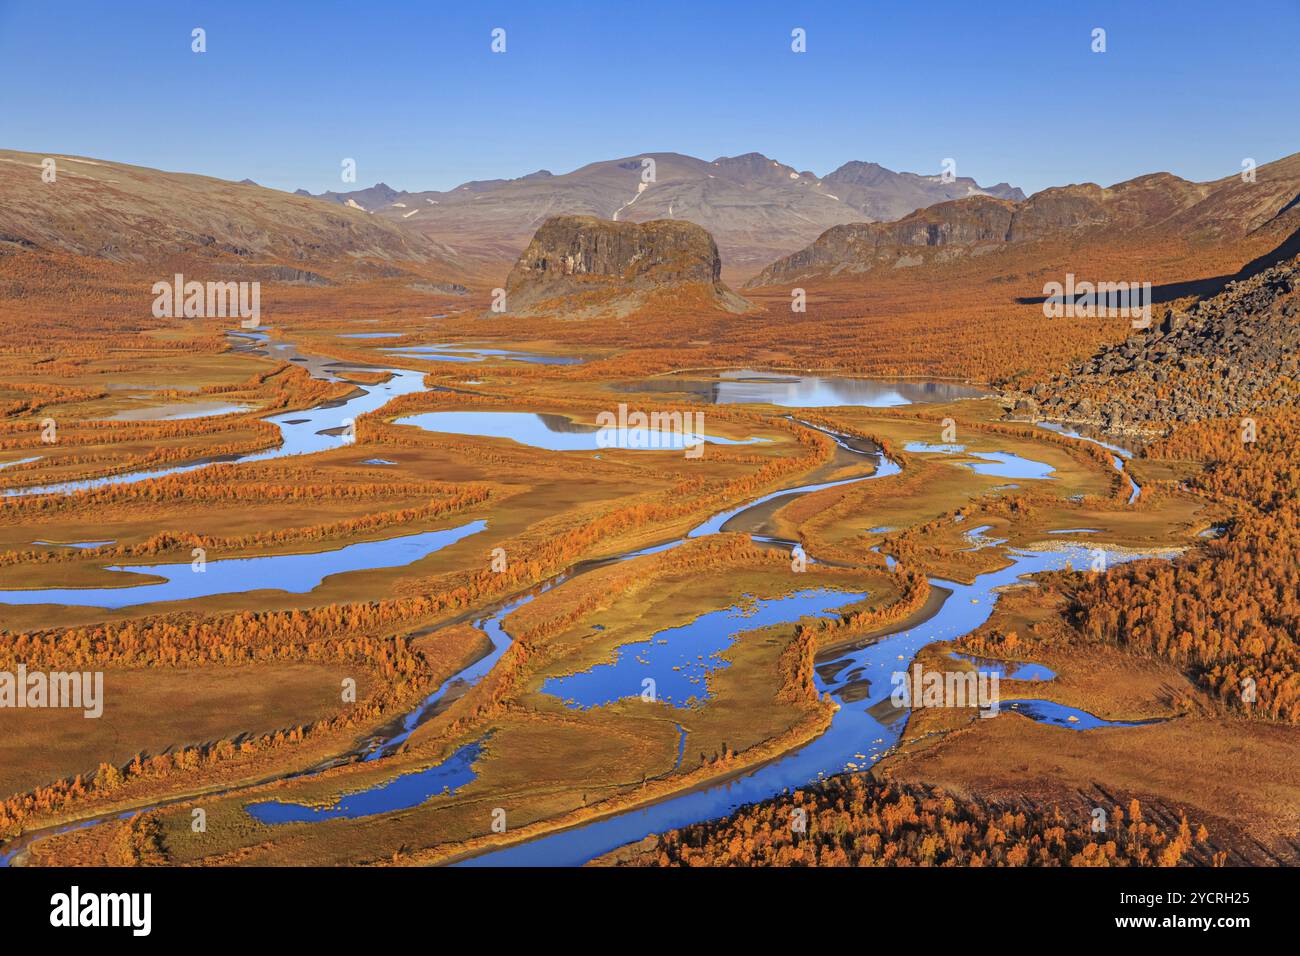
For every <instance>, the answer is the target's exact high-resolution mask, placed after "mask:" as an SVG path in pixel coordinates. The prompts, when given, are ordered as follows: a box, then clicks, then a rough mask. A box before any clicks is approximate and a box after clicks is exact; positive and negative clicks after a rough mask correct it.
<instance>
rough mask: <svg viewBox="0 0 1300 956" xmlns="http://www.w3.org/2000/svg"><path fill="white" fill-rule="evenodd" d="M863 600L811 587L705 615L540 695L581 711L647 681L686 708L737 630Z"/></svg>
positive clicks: (703, 689) (704, 693) (546, 686)
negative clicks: (558, 700)
mask: <svg viewBox="0 0 1300 956" xmlns="http://www.w3.org/2000/svg"><path fill="white" fill-rule="evenodd" d="M864 598H866V594H863V593H850V592H845V591H832V590H829V589H826V588H815V589H809V590H804V591H797V592H795V593H794V594H790V595H787V596H785V597H782V598H775V599H769V600H760V601H754V602H753V603H748V604H741V605H737V606H734V607H729V608H723V609H722V610H719V611H710V612H709V613H707V614H701V615H700V616H699V617H697V618H696V619H695V620H693V621H691V622H690V623H688V624H683V625H681V626H680V627H670V628H666V629H664V630H662V631H658V632H656V633H655V634H653V635H652V636H651V637H650V638H649V639H648V640H645V641H638V642H636V643H632V644H623V645H620V646H619V647H617V648H615V650H614V661H613V663H607V664H606V663H602V664H596V665H594V666H592V667H591V668H589V669H587V670H585V671H579V672H578V673H576V674H569V675H566V676H563V677H550V678H547V680H546V681H545V682H544V683H543V684H542V693H544V694H551V695H552V696H555V697H559V698H560V699H561V700H563V701H564V703H565V705H566V706H569V707H573V708H576V709H585V708H588V707H599V706H601V705H602V704H609V703H613V702H614V701H616V700H621V699H623V698H625V697H641V696H642V693H643V692H644V691H645V690H646V689H647V687H646V685H645V684H644V683H643V682H644V681H645V680H647V679H648V680H650V681H652V682H653V683H652V684H651V685H650V686H651V688H653V692H654V699H657V700H662V701H666V702H667V703H670V704H672V705H673V706H675V707H684V706H690V705H691V703H693V702H694V701H704V700H707V699H708V698H709V689H708V684H707V677H708V675H709V673H710V672H712V671H715V670H721V669H722V668H725V667H729V666H730V663H729V662H728V661H726V660H723V659H722V658H721V655H722V653H723V652H724V651H726V650H727V649H728V648H729V647H731V645H732V643H733V642H734V641H735V639H736V637H737V636H739V635H740V634H741V633H742V632H745V631H753V630H756V629H757V628H760V627H769V626H771V625H774V624H784V623H787V622H790V621H797V620H798V619H799V618H801V617H805V616H814V617H822V616H825V615H827V614H829V613H830V612H831V611H832V610H833V609H835V608H839V607H843V606H844V605H846V604H852V603H853V602H855V601H861V600H863V599H864Z"/></svg>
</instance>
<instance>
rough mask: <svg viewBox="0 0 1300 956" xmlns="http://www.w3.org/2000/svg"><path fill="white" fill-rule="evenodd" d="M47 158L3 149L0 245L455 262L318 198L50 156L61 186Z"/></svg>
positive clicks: (236, 261) (108, 254) (347, 266)
mask: <svg viewBox="0 0 1300 956" xmlns="http://www.w3.org/2000/svg"><path fill="white" fill-rule="evenodd" d="M45 158H46V157H44V156H41V155H39V154H36V153H19V152H13V151H9V150H3V151H0V246H4V245H6V244H7V245H8V246H9V247H10V248H11V249H28V250H41V251H56V252H69V253H73V254H75V255H80V256H88V257H92V258H96V259H106V260H110V261H113V262H120V263H137V264H146V265H148V264H153V263H161V262H163V261H164V260H168V259H171V258H172V257H176V256H181V257H187V258H190V259H194V260H198V261H207V262H222V263H224V264H227V265H230V266H233V267H237V266H240V265H253V264H256V265H259V266H275V265H288V266H297V265H311V266H312V267H313V268H316V267H322V266H326V265H329V264H331V263H337V264H339V265H340V266H341V267H342V268H343V269H344V270H345V271H349V270H353V269H356V268H358V267H360V266H362V265H363V264H365V263H367V262H368V263H370V264H371V266H372V271H373V269H375V268H387V267H388V265H387V264H391V263H398V262H401V263H415V264H420V265H425V266H430V267H438V266H447V265H449V263H448V260H449V259H450V258H451V254H450V252H449V251H448V250H447V249H446V248H445V247H443V246H441V245H439V244H438V243H436V242H434V241H432V240H430V239H429V238H428V237H426V236H422V235H419V234H414V233H409V232H407V231H404V230H402V229H401V228H400V227H398V226H396V225H395V224H393V223H391V222H387V221H385V220H383V219H380V218H377V217H375V216H371V215H369V214H367V213H365V212H362V211H359V210H352V209H339V208H335V207H332V206H329V205H327V204H325V203H322V202H320V201H318V200H316V199H309V198H303V197H300V196H292V195H289V194H287V193H284V192H281V191H279V190H274V189H263V188H262V187H260V186H257V185H253V184H245V183H232V182H226V181H225V180H220V179H212V178H209V177H207V176H194V175H189V174H185V173H169V172H162V171H160V170H155V169H148V168H145V167H141V166H129V165H126V164H123V163H111V162H106V161H102V160H90V159H83V158H78V157H71V156H55V157H53V159H54V161H55V179H54V181H53V182H44V181H43V180H42V176H41V173H42V161H43V160H44V159H45Z"/></svg>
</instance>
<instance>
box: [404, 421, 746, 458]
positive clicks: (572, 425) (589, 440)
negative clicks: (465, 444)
mask: <svg viewBox="0 0 1300 956" xmlns="http://www.w3.org/2000/svg"><path fill="white" fill-rule="evenodd" d="M394 424H396V425H415V426H417V427H419V428H423V429H425V430H426V431H431V432H442V433H443V434H447V435H479V436H482V437H484V438H508V439H510V440H511V441H516V442H518V443H519V444H521V445H529V446H531V447H533V448H544V449H546V450H547V451H600V450H603V449H605V448H610V447H615V446H611V445H609V444H602V441H603V440H607V436H608V435H609V434H615V432H614V430H613V429H610V430H609V432H608V433H607V436H602V434H601V433H602V429H601V428H599V427H598V426H596V425H584V424H580V423H578V422H575V421H573V420H572V419H571V418H567V417H565V416H564V415H543V414H536V413H533V412H424V413H422V414H419V415H407V416H406V417H405V418H398V419H395V420H394ZM642 431H643V432H644V434H645V438H646V444H647V445H648V446H649V447H648V448H641V449H637V450H675V451H682V450H684V449H686V448H689V447H691V446H693V445H698V444H699V443H700V441H701V440H703V441H704V442H706V443H711V444H715V445H748V444H751V443H753V442H756V441H759V439H756V438H750V439H732V438H721V437H719V436H716V435H697V434H695V433H694V432H689V431H687V432H682V431H675V430H665V429H662V428H659V429H656V428H646V429H643V430H642ZM632 433H633V430H629V431H628V432H626V433H624V434H625V435H628V436H630V435H631V434H632ZM617 447H620V448H622V447H634V446H632V444H631V441H627V442H623V443H620V444H619V445H618V446H617Z"/></svg>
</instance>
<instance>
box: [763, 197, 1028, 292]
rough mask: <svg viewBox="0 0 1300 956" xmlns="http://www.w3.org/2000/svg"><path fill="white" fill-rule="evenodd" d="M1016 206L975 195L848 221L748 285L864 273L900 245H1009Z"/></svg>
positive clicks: (893, 254)
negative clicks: (883, 217) (892, 217)
mask: <svg viewBox="0 0 1300 956" xmlns="http://www.w3.org/2000/svg"><path fill="white" fill-rule="evenodd" d="M1015 210H1016V204H1015V203H1014V202H1011V201H1010V200H1006V199H995V198H993V197H992V196H972V197H970V198H969V199H963V200H959V201H954V202H946V203H939V204H938V205H937V206H931V207H929V208H928V209H919V210H917V211H916V212H914V213H912V215H910V216H905V217H904V218H902V219H900V220H898V221H897V222H874V223H849V224H848V225H844V226H834V227H832V228H831V229H828V230H826V231H825V232H824V233H822V235H821V236H820V237H819V238H818V239H817V241H816V242H814V243H813V244H812V245H811V246H807V247H805V248H803V249H800V250H799V251H798V252H796V253H793V254H792V255H789V256H786V257H785V258H784V259H779V260H777V261H776V262H774V263H772V265H770V266H768V267H767V268H766V269H764V270H763V271H762V272H760V273H759V274H758V275H757V276H755V277H754V278H753V279H752V280H751V281H749V282H747V283H746V286H747V287H748V286H760V285H772V284H774V283H777V282H782V281H788V280H793V279H796V278H799V277H801V276H804V275H810V274H825V275H835V274H836V273H838V272H840V271H843V270H847V271H850V272H861V271H865V270H866V269H869V268H871V267H872V266H874V265H876V264H877V263H879V262H881V261H882V260H885V259H888V260H896V259H897V258H898V255H897V250H898V249H899V247H926V246H946V245H960V246H967V245H974V244H976V243H982V242H999V243H1001V242H1006V241H1007V235H1008V233H1009V232H1010V230H1011V225H1012V221H1013V218H1014V214H1015Z"/></svg>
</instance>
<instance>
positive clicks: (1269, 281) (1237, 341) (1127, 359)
mask: <svg viewBox="0 0 1300 956" xmlns="http://www.w3.org/2000/svg"><path fill="white" fill-rule="evenodd" d="M1298 348H1300V256H1297V257H1295V258H1293V259H1290V260H1288V261H1286V262H1284V263H1281V264H1279V265H1276V266H1273V267H1272V268H1270V269H1267V270H1265V271H1263V272H1261V273H1259V274H1258V275H1255V276H1252V277H1251V278H1249V279H1244V280H1241V281H1238V282H1233V283H1230V284H1229V285H1228V286H1227V287H1226V288H1225V289H1224V290H1223V291H1222V292H1220V293H1219V294H1218V295H1216V296H1213V297H1212V298H1208V299H1203V300H1201V301H1200V302H1197V303H1195V304H1194V305H1193V306H1192V307H1191V308H1189V309H1188V310H1187V311H1186V312H1175V311H1172V310H1171V311H1170V313H1169V315H1168V316H1166V317H1165V319H1164V321H1162V322H1153V323H1152V326H1151V328H1150V329H1148V330H1146V331H1142V332H1137V333H1135V334H1133V335H1131V336H1129V338H1127V339H1125V340H1124V341H1123V342H1119V343H1117V344H1115V345H1111V346H1108V347H1106V348H1103V349H1101V350H1100V351H1099V352H1097V354H1096V355H1094V356H1093V357H1092V358H1090V359H1088V360H1087V361H1086V362H1082V363H1080V364H1079V365H1076V366H1074V367H1073V368H1071V369H1069V370H1068V371H1067V372H1065V373H1064V374H1062V375H1060V376H1058V377H1057V378H1056V379H1055V380H1054V381H1052V382H1051V383H1045V384H1039V385H1036V386H1034V388H1033V389H1032V390H1031V391H1030V393H1029V394H1028V395H1022V394H1013V395H1009V396H1007V398H1006V404H1007V405H1008V407H1011V408H1012V409H1013V415H1015V416H1016V417H1032V418H1041V419H1047V420H1055V421H1065V422H1071V423H1076V424H1081V425H1086V426H1092V427H1095V428H1101V429H1103V430H1106V431H1110V432H1113V433H1116V434H1128V435H1135V436H1138V437H1150V436H1153V435H1159V434H1161V433H1163V432H1165V431H1167V430H1168V429H1169V427H1170V426H1171V425H1174V424H1178V423H1183V422H1194V421H1199V420H1202V419H1206V418H1215V417H1219V416H1225V415H1226V416H1235V415H1239V414H1245V413H1248V412H1251V411H1258V410H1260V409H1265V408H1270V407H1274V406H1277V405H1281V404H1288V403H1293V402H1295V401H1296V400H1297V398H1298V397H1300V395H1298V393H1297V386H1296V384H1295V381H1296V379H1297V378H1300V350H1298Z"/></svg>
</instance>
